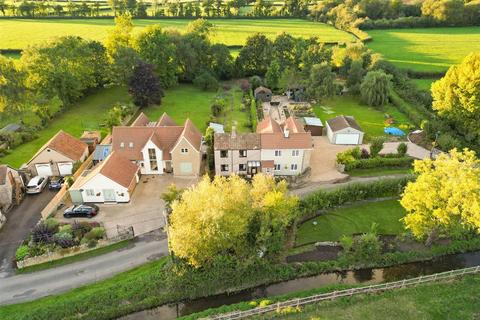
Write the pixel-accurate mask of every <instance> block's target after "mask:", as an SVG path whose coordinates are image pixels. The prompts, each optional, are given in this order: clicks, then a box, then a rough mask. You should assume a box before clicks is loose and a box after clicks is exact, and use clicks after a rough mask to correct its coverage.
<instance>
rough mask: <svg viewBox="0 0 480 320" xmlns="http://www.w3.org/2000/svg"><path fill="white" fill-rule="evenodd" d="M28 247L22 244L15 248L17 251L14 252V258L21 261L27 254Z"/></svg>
mask: <svg viewBox="0 0 480 320" xmlns="http://www.w3.org/2000/svg"><path fill="white" fill-rule="evenodd" d="M29 250H30V248H29V247H28V246H25V245H22V246H20V247H18V248H17V251H16V252H15V260H17V261H22V260H23V259H25V258H26V257H27V256H28V252H29Z"/></svg>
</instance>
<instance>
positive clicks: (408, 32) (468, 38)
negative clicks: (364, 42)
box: [368, 27, 480, 71]
mask: <svg viewBox="0 0 480 320" xmlns="http://www.w3.org/2000/svg"><path fill="white" fill-rule="evenodd" d="M368 33H369V34H370V36H371V37H372V38H373V41H372V42H370V43H369V44H368V46H369V47H370V48H371V49H373V50H374V51H376V52H378V53H381V54H382V55H383V56H384V57H385V58H386V59H388V60H390V61H391V62H393V63H394V64H396V65H397V66H399V67H402V68H409V69H413V70H417V71H445V70H446V69H448V67H449V66H450V65H452V64H455V63H459V62H460V61H461V60H462V59H463V58H464V57H465V56H466V55H468V54H469V53H471V52H474V51H479V50H480V27H462V28H424V29H388V30H368Z"/></svg>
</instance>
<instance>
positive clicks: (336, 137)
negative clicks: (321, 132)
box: [327, 116, 364, 145]
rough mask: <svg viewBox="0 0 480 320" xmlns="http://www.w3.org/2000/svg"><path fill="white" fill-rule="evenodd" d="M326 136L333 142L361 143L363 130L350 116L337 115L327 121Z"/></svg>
mask: <svg viewBox="0 0 480 320" xmlns="http://www.w3.org/2000/svg"><path fill="white" fill-rule="evenodd" d="M327 136H328V140H330V142H331V143H333V144H342V145H358V144H362V142H363V136H364V132H363V131H362V129H361V128H360V126H359V125H358V123H357V122H356V121H355V119H354V118H353V117H351V116H338V117H335V118H333V119H330V120H328V121H327Z"/></svg>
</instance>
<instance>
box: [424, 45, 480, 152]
mask: <svg viewBox="0 0 480 320" xmlns="http://www.w3.org/2000/svg"><path fill="white" fill-rule="evenodd" d="M432 98H433V103H432V108H433V110H435V111H437V113H438V115H439V116H440V118H442V119H444V120H447V122H449V123H450V124H451V125H452V127H454V128H455V129H456V131H457V132H458V133H459V134H460V135H462V136H463V137H464V139H465V140H466V141H468V142H469V143H471V144H475V145H478V143H477V142H478V139H479V138H480V53H472V54H470V55H468V56H467V57H465V59H464V60H463V61H462V63H461V64H459V65H456V66H452V67H450V68H449V69H448V71H447V73H446V74H445V76H444V77H443V78H442V79H440V80H439V81H436V82H434V83H433V85H432Z"/></svg>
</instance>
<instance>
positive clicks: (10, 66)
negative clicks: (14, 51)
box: [0, 55, 27, 113]
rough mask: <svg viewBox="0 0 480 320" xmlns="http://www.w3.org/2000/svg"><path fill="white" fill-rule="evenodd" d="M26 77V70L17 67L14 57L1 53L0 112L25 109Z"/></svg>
mask: <svg viewBox="0 0 480 320" xmlns="http://www.w3.org/2000/svg"><path fill="white" fill-rule="evenodd" d="M26 78H27V74H26V72H25V71H24V70H22V69H20V68H17V67H16V66H15V63H14V62H13V60H12V59H9V58H7V57H4V56H3V55H0V113H2V112H20V111H21V110H23V109H24V106H25V102H26V95H27V89H26Z"/></svg>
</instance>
